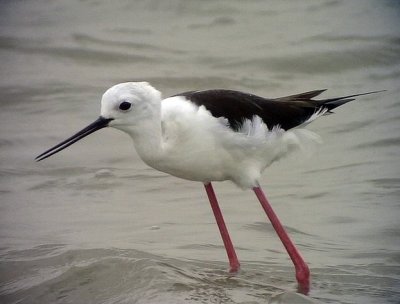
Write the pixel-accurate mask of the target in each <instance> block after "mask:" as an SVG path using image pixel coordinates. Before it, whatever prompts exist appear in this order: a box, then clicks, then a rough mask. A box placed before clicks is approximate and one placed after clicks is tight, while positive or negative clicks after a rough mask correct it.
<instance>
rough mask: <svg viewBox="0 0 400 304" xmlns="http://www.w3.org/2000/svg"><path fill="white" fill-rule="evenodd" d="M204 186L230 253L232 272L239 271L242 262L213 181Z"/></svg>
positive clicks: (227, 251) (228, 253) (227, 250)
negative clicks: (227, 226)
mask: <svg viewBox="0 0 400 304" xmlns="http://www.w3.org/2000/svg"><path fill="white" fill-rule="evenodd" d="M204 187H205V189H206V192H207V196H208V199H209V201H210V204H211V208H212V210H213V213H214V216H215V220H216V221H217V225H218V228H219V232H220V233H221V237H222V241H223V242H224V246H225V249H226V253H227V255H228V259H229V265H230V272H237V271H238V270H239V268H240V263H239V260H238V258H237V255H236V252H235V248H234V247H233V244H232V241H231V238H230V236H229V232H228V229H227V228H226V225H225V221H224V218H223V216H222V212H221V209H220V208H219V205H218V201H217V197H216V195H215V192H214V189H213V186H212V185H211V183H205V184H204Z"/></svg>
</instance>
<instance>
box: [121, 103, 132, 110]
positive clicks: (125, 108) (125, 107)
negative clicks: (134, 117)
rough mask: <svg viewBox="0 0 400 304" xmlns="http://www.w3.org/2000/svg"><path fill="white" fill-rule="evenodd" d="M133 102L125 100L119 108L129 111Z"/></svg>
mask: <svg viewBox="0 0 400 304" xmlns="http://www.w3.org/2000/svg"><path fill="white" fill-rule="evenodd" d="M131 106H132V104H131V103H130V102H127V101H123V102H121V103H120V104H119V109H120V110H121V111H128V110H129V109H130V108H131Z"/></svg>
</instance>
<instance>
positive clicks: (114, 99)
mask: <svg viewBox="0 0 400 304" xmlns="http://www.w3.org/2000/svg"><path fill="white" fill-rule="evenodd" d="M160 101H161V93H160V92H159V91H157V90H156V89H155V88H153V87H152V86H151V85H150V84H149V83H147V82H125V83H119V84H116V85H114V86H113V87H111V88H109V89H108V90H107V91H106V92H105V93H104V94H103V97H102V99H101V117H103V118H106V119H110V122H109V124H108V125H109V126H110V127H114V128H117V129H122V130H124V129H125V128H126V127H127V126H135V125H136V124H137V123H141V122H142V121H143V120H146V119H148V118H152V117H153V116H154V115H155V114H157V113H158V112H159V111H160V106H161V105H160Z"/></svg>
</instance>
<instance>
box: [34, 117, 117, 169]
mask: <svg viewBox="0 0 400 304" xmlns="http://www.w3.org/2000/svg"><path fill="white" fill-rule="evenodd" d="M111 120H113V119H112V118H104V117H101V116H100V117H99V118H98V119H97V120H96V121H95V122H93V123H91V124H90V125H88V126H87V127H86V128H84V129H82V130H81V131H79V132H78V133H76V134H75V135H72V136H71V137H70V138H68V139H66V140H64V141H63V142H60V143H59V144H58V145H55V146H54V147H52V148H50V149H49V150H47V151H45V152H43V153H42V154H40V155H38V156H37V157H36V158H35V160H36V161H41V160H43V159H45V158H48V157H50V156H52V155H53V154H56V153H58V152H60V151H61V150H64V149H65V148H66V147H68V146H70V145H72V144H73V143H76V142H77V141H78V140H80V139H82V138H84V137H86V136H87V135H89V134H91V133H93V132H95V131H97V130H100V129H102V128H104V127H107V126H108V123H109V122H110V121H111Z"/></svg>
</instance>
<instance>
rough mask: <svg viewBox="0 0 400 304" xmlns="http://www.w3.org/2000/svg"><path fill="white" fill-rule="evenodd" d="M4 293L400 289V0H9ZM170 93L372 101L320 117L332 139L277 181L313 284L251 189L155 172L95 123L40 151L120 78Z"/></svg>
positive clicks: (121, 295) (358, 293) (363, 295)
mask: <svg viewBox="0 0 400 304" xmlns="http://www.w3.org/2000/svg"><path fill="white" fill-rule="evenodd" d="M0 14H1V18H0V25H1V26H0V62H1V69H0V77H1V78H0V86H1V90H2V94H1V95H0V102H1V103H0V106H1V111H0V130H1V131H0V132H1V134H0V135H1V137H0V146H1V150H0V151H1V152H0V180H1V184H0V187H1V188H0V191H1V203H0V256H1V260H0V261H1V264H0V302H1V303H301V302H304V303H309V302H311V301H316V302H322V303H398V302H399V301H400V253H399V252H400V251H399V250H400V241H399V235H400V224H399V216H400V208H399V207H400V204H399V202H400V200H399V198H400V187H399V185H400V174H399V173H400V169H399V161H400V153H399V146H400V135H399V134H400V124H399V122H400V114H399V113H400V111H399V110H400V101H399V97H398V96H399V91H400V87H399V83H400V81H399V80H400V72H399V71H400V69H399V68H400V55H399V54H400V31H399V28H400V26H399V25H400V24H399V23H400V22H399V20H400V18H399V17H400V16H399V15H400V6H399V4H398V2H397V1H330V0H329V1H328V0H326V1H317V0H315V1H307V2H292V3H289V2H281V1H268V2H265V1H256V0H254V1H239V0H237V1H194V0H191V1H178V0H173V1H164V2H161V1H155V0H154V1H150V0H148V1H141V2H140V3H131V2H129V1H112V2H111V1H109V2H106V1H95V0H92V1H63V2H61V1H59V2H57V1H53V2H51V1H44V0H39V1H31V2H28V1H2V2H1V3H0ZM130 80H133V81H138V80H146V81H149V82H151V83H152V84H153V85H154V86H155V87H157V88H158V89H160V90H161V91H162V92H163V93H164V95H165V96H168V95H170V94H175V93H178V92H182V91H187V90H191V89H205V88H230V89H239V90H244V91H248V92H252V93H255V94H258V95H262V96H267V97H278V96H283V95H288V94H294V93H299V92H302V91H308V90H313V89H320V88H328V89H329V90H328V91H327V92H326V93H324V96H327V97H333V96H338V95H346V94H354V93H359V92H367V91H373V90H382V89H385V90H387V91H386V92H383V93H379V94H376V95H369V96H364V97H360V98H358V100H357V101H355V102H352V103H350V104H347V105H345V106H343V107H342V108H339V109H337V111H336V114H335V115H330V116H326V117H323V118H321V119H319V120H318V121H316V122H314V123H313V124H311V125H310V126H309V129H311V130H313V131H315V132H317V133H318V134H320V135H321V137H322V138H323V140H324V144H323V145H321V146H319V147H318V148H317V149H316V151H314V153H313V154H312V155H311V156H303V155H300V154H299V155H296V156H294V157H291V158H289V159H287V160H285V161H282V162H279V163H276V164H274V165H273V166H271V167H270V168H269V169H267V170H266V172H265V175H264V179H263V180H262V183H261V184H262V185H263V187H264V189H265V190H266V192H267V194H268V196H269V198H270V201H271V203H272V204H273V206H274V208H275V210H276V212H277V214H279V216H280V218H281V220H282V222H283V223H284V224H285V226H286V228H287V230H288V232H289V233H290V235H291V236H292V238H293V240H294V241H295V243H296V244H297V245H298V247H299V249H300V251H301V252H302V255H303V256H304V257H305V259H306V260H307V262H308V263H309V265H310V268H311V272H312V285H311V290H310V293H309V294H308V295H307V296H302V295H300V294H297V293H296V290H297V287H296V282H295V278H294V270H293V267H292V265H291V262H290V260H289V259H288V257H287V255H286V253H285V251H284V248H283V247H282V245H281V244H280V242H279V240H278V239H277V237H276V235H275V232H274V231H273V229H272V227H271V225H270V224H269V223H268V222H267V220H266V219H265V215H264V213H263V212H262V210H261V208H260V206H259V205H258V203H257V201H256V198H255V197H254V195H253V194H252V193H251V191H242V190H240V189H237V188H236V187H234V186H233V185H232V184H231V183H228V182H227V183H216V184H215V189H216V192H217V195H218V197H219V198H220V203H221V207H222V209H223V211H224V215H225V218H226V221H227V224H228V227H229V229H230V231H231V236H232V238H233V242H234V244H235V245H236V248H237V253H238V255H239V258H240V260H241V262H242V270H241V271H240V272H239V273H238V274H236V275H230V274H229V273H228V272H227V266H228V265H227V261H226V256H225V251H224V248H223V245H222V242H221V240H220V237H219V234H218V230H217V227H216V225H215V223H214V218H213V216H212V213H211V210H210V207H209V204H208V202H207V198H206V195H205V193H204V190H203V187H202V185H201V184H198V183H193V182H188V181H183V180H179V179H176V178H173V177H170V176H167V175H165V174H163V173H159V172H156V171H154V170H152V169H150V168H147V167H146V166H145V165H144V164H143V163H142V162H141V160H140V159H139V158H138V156H137V155H136V154H135V153H134V150H133V147H132V144H131V142H130V139H129V138H128V137H127V136H126V135H124V134H122V133H120V132H118V131H115V130H111V129H107V130H102V131H100V132H97V133H95V134H93V135H91V136H90V137H88V138H87V139H85V140H84V141H82V142H79V143H77V144H75V145H74V146H73V147H71V148H69V149H67V150H65V151H63V152H62V153H60V154H58V155H55V156H53V157H52V158H50V159H48V160H46V161H43V162H40V163H35V162H34V161H33V158H34V157H35V156H36V155H38V154H39V153H41V152H43V151H44V150H45V149H47V148H48V147H50V146H52V145H54V144H56V143H58V142H59V141H60V140H62V139H64V138H66V137H67V136H70V135H72V134H73V133H74V132H75V131H77V130H79V129H81V128H82V127H84V126H85V125H87V124H88V123H90V122H91V121H93V120H94V119H96V117H97V116H98V113H99V102H98V101H99V99H100V97H101V94H102V93H103V92H104V91H105V89H107V88H108V87H109V86H111V85H113V84H115V83H117V82H121V81H130Z"/></svg>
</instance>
